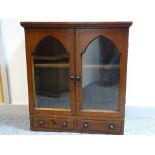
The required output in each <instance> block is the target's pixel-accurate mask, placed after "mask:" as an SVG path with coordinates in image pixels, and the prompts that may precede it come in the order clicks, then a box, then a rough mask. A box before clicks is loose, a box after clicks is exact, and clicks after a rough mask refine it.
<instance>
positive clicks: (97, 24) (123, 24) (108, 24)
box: [20, 22, 132, 29]
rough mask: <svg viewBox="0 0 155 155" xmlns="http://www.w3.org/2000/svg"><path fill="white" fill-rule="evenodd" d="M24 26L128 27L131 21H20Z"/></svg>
mask: <svg viewBox="0 0 155 155" xmlns="http://www.w3.org/2000/svg"><path fill="white" fill-rule="evenodd" d="M20 24H21V26H23V27H24V28H116V29H119V28H121V29H122V28H125V29H126V28H129V27H130V26H131V25H132V22H21V23H20Z"/></svg>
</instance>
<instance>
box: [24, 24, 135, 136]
mask: <svg viewBox="0 0 155 155" xmlns="http://www.w3.org/2000/svg"><path fill="white" fill-rule="evenodd" d="M131 24H132V22H98V23H97V22H82V23H81V22H73V23H70V22H68V23H63V22H58V23H56V22H21V25H22V26H23V27H24V29H25V42H26V58H27V75H28V90H29V112H30V127H31V129H32V130H35V131H68V132H69V131H70V132H87V133H106V134H123V130H124V114H125V92H126V70H127V53H128V32H129V27H130V25H131Z"/></svg>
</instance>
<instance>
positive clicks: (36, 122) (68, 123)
mask: <svg viewBox="0 0 155 155" xmlns="http://www.w3.org/2000/svg"><path fill="white" fill-rule="evenodd" d="M32 124H33V128H39V129H41V130H46V129H58V130H59V129H60V130H61V129H62V130H65V129H66V130H67V129H73V120H72V119H66V118H62V119H60V118H32Z"/></svg>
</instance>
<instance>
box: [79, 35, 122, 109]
mask: <svg viewBox="0 0 155 155" xmlns="http://www.w3.org/2000/svg"><path fill="white" fill-rule="evenodd" d="M82 64H83V65H82V68H83V69H82V70H83V74H82V76H83V77H82V78H83V79H82V89H83V91H82V92H83V105H82V108H83V109H91V110H93V109H94V110H112V111H118V103H119V75H120V65H119V64H120V58H119V52H118V50H117V48H116V47H115V46H114V44H113V43H112V42H111V41H109V40H108V39H106V38H105V37H103V36H99V37H97V38H96V39H95V40H93V41H92V42H91V43H90V44H89V46H88V47H87V49H86V51H85V52H84V53H83V55H82Z"/></svg>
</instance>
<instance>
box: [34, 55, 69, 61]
mask: <svg viewBox="0 0 155 155" xmlns="http://www.w3.org/2000/svg"><path fill="white" fill-rule="evenodd" d="M68 57H69V54H68V53H65V54H61V55H57V56H40V55H33V59H34V60H55V61H57V60H62V59H66V58H68Z"/></svg>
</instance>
